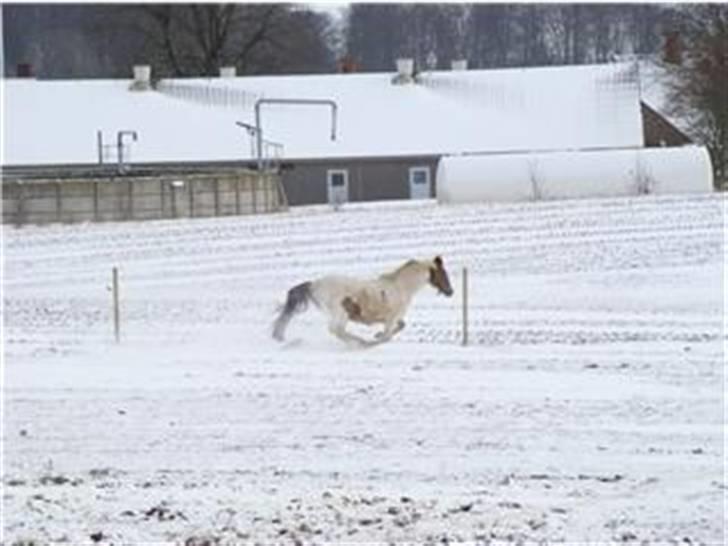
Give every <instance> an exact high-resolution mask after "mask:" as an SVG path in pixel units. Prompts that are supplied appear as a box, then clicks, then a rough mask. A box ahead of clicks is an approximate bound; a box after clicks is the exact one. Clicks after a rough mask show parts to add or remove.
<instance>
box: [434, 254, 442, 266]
mask: <svg viewBox="0 0 728 546" xmlns="http://www.w3.org/2000/svg"><path fill="white" fill-rule="evenodd" d="M435 265H436V266H437V267H442V258H440V256H435Z"/></svg>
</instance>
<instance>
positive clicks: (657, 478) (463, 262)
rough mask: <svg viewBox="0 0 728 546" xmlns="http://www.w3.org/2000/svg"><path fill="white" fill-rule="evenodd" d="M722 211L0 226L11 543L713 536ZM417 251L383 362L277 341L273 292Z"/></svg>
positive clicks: (570, 204)
mask: <svg viewBox="0 0 728 546" xmlns="http://www.w3.org/2000/svg"><path fill="white" fill-rule="evenodd" d="M723 206H724V201H723V199H722V198H721V196H718V195H704V196H690V197H660V198H656V197H641V198H631V199H609V200H593V201H567V202H545V203H540V204H519V205H498V206H489V205H477V206H470V205H463V206H452V207H443V206H437V205H436V204H434V203H432V202H424V203H401V204H396V203H379V204H373V205H358V206H354V205H349V206H348V207H344V209H343V210H341V211H339V212H334V211H331V210H329V209H328V208H305V209H300V210H294V211H292V212H290V213H286V214H280V215H274V216H265V217H245V218H224V219H206V220H194V221H159V222H146V223H127V224H123V223H119V224H104V225H83V226H79V225H76V226H52V227H44V228H23V229H20V230H18V229H14V228H6V229H4V230H3V242H4V251H5V256H4V264H5V272H4V273H5V274H4V279H3V287H4V305H5V309H4V318H5V330H4V353H5V354H4V356H5V377H4V379H5V384H4V389H3V394H4V410H5V413H4V428H3V444H4V462H3V477H2V479H3V502H4V507H3V508H4V510H3V527H4V532H5V541H6V543H7V544H12V543H13V542H14V541H17V540H21V539H26V540H30V539H34V540H36V541H38V542H40V543H46V542H48V541H69V542H73V543H81V542H92V541H100V542H103V543H110V542H113V543H115V544H119V543H122V542H123V543H140V542H143V541H147V542H155V543H158V542H162V541H178V542H184V541H188V542H187V544H189V545H192V544H203V543H205V540H209V542H208V543H209V544H215V543H216V542H215V540H219V541H220V542H221V543H226V542H230V543H232V542H244V541H247V540H250V541H258V542H260V543H266V544H270V543H272V542H275V543H292V542H296V541H300V542H303V543H312V542H315V543H323V542H327V541H329V542H337V543H341V542H345V541H346V542H349V543H360V542H365V541H370V542H371V541H390V542H391V541H400V540H401V541H405V540H406V541H417V542H423V541H430V542H432V543H434V542H441V541H447V540H449V541H455V540H477V541H480V542H483V543H485V542H487V541H494V542H498V541H507V540H519V539H523V540H546V541H550V542H554V541H567V542H569V543H572V544H573V543H579V544H583V543H584V542H588V541H593V542H599V543H603V542H609V541H615V542H623V541H626V542H638V543H641V542H642V541H649V542H650V543H654V544H662V543H681V544H695V543H704V544H719V543H722V542H723V538H724V534H723V533H724V531H723V527H724V523H725V518H724V514H723V498H724V495H725V492H726V491H725V486H724V480H723V468H722V461H723V431H724V424H723V421H724V420H723V392H724V379H723V353H722V349H723V330H722V321H723V293H722V291H723V285H722V283H723V218H724V213H723ZM436 253H441V254H442V255H443V257H444V259H445V265H446V267H448V268H449V270H450V274H451V280H452V282H453V285H454V287H455V288H456V295H455V297H453V298H451V299H447V298H444V297H438V296H436V295H435V294H434V291H432V290H430V289H425V290H424V291H423V292H422V293H421V294H420V295H419V297H418V298H417V299H416V300H415V303H414V306H413V307H412V308H411V310H410V313H409V315H408V317H407V319H408V326H407V328H406V329H405V330H404V331H403V332H402V333H401V334H400V336H399V337H398V338H396V339H395V340H394V341H393V342H392V343H390V344H388V345H382V346H378V347H375V348H373V349H370V350H353V349H348V348H346V347H345V346H343V345H342V344H341V343H340V342H339V341H338V340H336V339H334V338H332V337H330V336H329V334H328V333H327V332H326V328H325V320H324V318H323V317H322V316H321V315H319V314H318V313H317V311H316V310H310V311H309V312H308V313H307V314H305V315H302V316H300V317H298V319H296V320H294V322H292V324H291V327H290V330H289V336H290V338H292V339H293V340H298V341H294V342H293V343H289V344H287V345H283V346H280V345H278V344H276V343H275V342H274V341H273V340H272V339H271V338H270V335H269V326H270V322H271V320H272V319H273V316H274V310H275V306H276V304H277V303H278V302H280V301H281V300H282V298H283V296H284V294H285V291H286V290H287V289H288V288H289V287H290V286H292V285H293V284H295V283H298V282H301V281H304V280H307V279H311V278H313V277H315V276H318V275H322V274H324V273H332V272H336V273H349V274H360V275H374V274H378V273H380V272H383V271H385V270H388V269H392V268H394V267H396V266H397V265H399V263H400V262H402V261H404V260H406V259H408V258H411V257H420V256H422V257H431V256H434V255H435V254H436ZM115 265H116V266H118V267H119V268H120V271H121V292H122V317H123V326H122V336H123V339H122V342H121V344H120V345H116V344H115V343H114V340H113V329H112V324H111V294H110V292H109V285H110V280H111V268H112V266H115ZM462 266H467V267H468V268H469V273H470V281H471V282H470V298H471V307H470V315H471V321H472V322H471V327H470V339H471V344H470V345H469V346H468V347H462V346H461V345H460V344H459V343H460V316H461V310H460V306H459V297H460V293H459V288H460V282H461V275H460V271H461V268H462Z"/></svg>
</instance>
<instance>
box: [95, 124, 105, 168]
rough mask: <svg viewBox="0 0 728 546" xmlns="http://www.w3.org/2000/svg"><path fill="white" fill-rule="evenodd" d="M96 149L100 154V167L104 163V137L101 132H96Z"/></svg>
mask: <svg viewBox="0 0 728 546" xmlns="http://www.w3.org/2000/svg"><path fill="white" fill-rule="evenodd" d="M96 149H97V150H98V152H99V165H103V163H104V137H103V135H102V134H101V131H96Z"/></svg>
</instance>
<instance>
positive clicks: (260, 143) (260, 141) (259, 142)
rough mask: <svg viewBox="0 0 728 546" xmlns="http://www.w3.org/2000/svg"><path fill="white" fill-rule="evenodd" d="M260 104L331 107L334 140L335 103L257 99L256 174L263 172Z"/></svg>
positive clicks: (334, 137)
mask: <svg viewBox="0 0 728 546" xmlns="http://www.w3.org/2000/svg"><path fill="white" fill-rule="evenodd" d="M262 104H300V105H303V106H315V105H319V106H329V107H331V140H336V112H337V110H338V107H337V105H336V101H333V100H330V99H258V100H257V101H255V136H256V140H257V145H258V150H257V152H258V172H259V173H262V172H263V129H262V127H261V123H260V106H261V105H262Z"/></svg>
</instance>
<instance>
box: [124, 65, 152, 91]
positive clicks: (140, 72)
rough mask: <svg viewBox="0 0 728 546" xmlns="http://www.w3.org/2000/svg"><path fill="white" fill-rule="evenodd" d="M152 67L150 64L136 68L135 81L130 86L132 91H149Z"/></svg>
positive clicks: (136, 66)
mask: <svg viewBox="0 0 728 546" xmlns="http://www.w3.org/2000/svg"><path fill="white" fill-rule="evenodd" d="M151 76H152V67H151V66H149V65H148V64H141V65H135V66H134V81H133V82H132V84H131V85H130V86H129V89H130V90H131V91H148V90H149V89H151V88H152V84H151Z"/></svg>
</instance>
